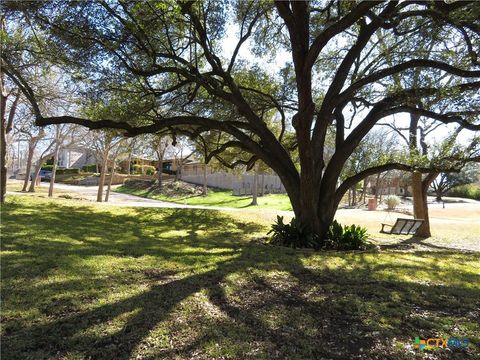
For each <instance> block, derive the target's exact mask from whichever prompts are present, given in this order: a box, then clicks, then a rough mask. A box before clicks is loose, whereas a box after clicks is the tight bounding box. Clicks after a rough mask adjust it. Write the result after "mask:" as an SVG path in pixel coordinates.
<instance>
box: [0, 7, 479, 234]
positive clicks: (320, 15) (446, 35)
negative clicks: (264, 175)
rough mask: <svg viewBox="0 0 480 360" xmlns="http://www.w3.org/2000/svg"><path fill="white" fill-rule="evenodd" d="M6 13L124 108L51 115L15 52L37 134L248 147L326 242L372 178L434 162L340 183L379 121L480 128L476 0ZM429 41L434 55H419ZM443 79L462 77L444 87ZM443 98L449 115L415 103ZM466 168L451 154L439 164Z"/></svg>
mask: <svg viewBox="0 0 480 360" xmlns="http://www.w3.org/2000/svg"><path fill="white" fill-rule="evenodd" d="M7 9H8V14H9V16H10V18H11V19H13V18H15V19H16V20H17V21H20V20H19V19H26V18H28V23H29V24H32V28H35V29H37V31H38V32H39V33H40V34H41V35H42V39H44V41H45V44H46V46H45V47H44V48H41V49H35V51H36V52H41V53H42V56H45V55H48V57H49V58H50V59H51V61H54V62H55V63H56V64H57V66H58V67H60V68H62V69H63V71H65V72H66V73H68V74H69V75H70V76H71V79H72V81H76V82H78V83H79V84H81V86H79V91H80V92H83V95H84V97H85V99H88V101H89V102H91V103H95V102H102V103H104V104H107V105H108V104H109V103H111V102H114V103H115V104H116V106H118V105H120V108H121V109H123V110H122V111H118V112H117V115H116V116H115V117H110V118H101V119H99V118H98V117H95V118H89V117H88V116H79V115H78V114H65V115H64V116H55V117H47V116H44V114H42V112H41V109H40V108H39V107H37V106H36V95H35V92H34V91H33V90H32V89H33V87H32V86H31V85H30V84H29V83H28V82H27V81H25V79H24V78H23V77H22V73H21V70H19V69H18V64H16V63H15V59H18V56H15V54H13V53H9V52H8V51H4V52H3V53H2V66H3V67H4V68H5V69H6V70H5V71H6V73H7V75H9V76H10V77H11V78H12V79H13V80H14V81H15V82H16V83H17V85H18V86H19V87H20V88H21V89H22V91H23V92H24V94H25V96H26V97H27V98H28V99H29V100H30V101H31V103H32V106H33V108H34V109H35V111H36V117H37V124H38V125H47V124H56V123H64V122H70V123H76V124H80V125H84V126H87V127H89V128H91V129H98V128H116V129H121V130H123V131H124V132H125V134H127V135H129V136H135V135H138V134H142V133H155V132H158V131H163V130H165V129H170V130H171V132H173V133H175V132H179V133H188V134H189V135H190V136H192V137H198V136H202V133H205V132H211V131H219V132H222V133H223V134H225V142H224V143H223V144H222V145H221V146H220V147H219V149H221V150H228V149H231V148H237V149H239V150H241V151H242V152H246V153H250V154H251V157H250V158H249V160H247V161H246V163H247V164H249V165H251V164H253V163H254V162H255V161H256V160H258V159H260V160H262V161H263V162H264V163H265V164H267V165H268V166H270V167H271V168H272V169H273V170H274V171H275V172H276V173H277V174H278V175H279V176H280V178H281V180H282V182H283V184H284V186H285V188H286V190H287V192H288V195H289V197H290V200H291V202H292V206H293V209H294V212H295V215H296V217H297V218H299V220H300V221H301V222H303V223H306V224H308V225H309V226H310V227H311V228H312V230H314V231H315V232H316V233H317V234H319V235H320V236H321V238H323V237H324V236H325V233H326V231H327V229H328V226H329V225H330V223H331V222H332V220H333V217H334V215H335V211H336V209H337V207H338V204H339V202H340V200H341V199H342V197H343V195H344V194H345V192H346V191H347V190H348V189H349V188H351V187H352V186H353V185H355V184H356V183H358V182H359V181H361V180H362V179H364V178H365V177H367V176H369V175H372V174H375V173H378V172H382V171H387V170H392V169H400V170H406V171H412V170H417V171H421V172H431V171H432V167H433V166H437V165H431V164H424V163H416V162H415V160H414V159H405V160H404V161H400V160H395V159H389V160H388V161H386V162H385V163H383V164H376V165H375V166H373V167H371V168H366V169H363V170H362V171H360V172H358V173H356V174H352V175H351V176H349V177H347V178H345V179H343V181H340V180H339V179H340V175H341V172H342V169H343V167H344V164H345V163H346V162H347V160H348V159H349V157H350V156H351V154H352V153H353V152H354V151H355V149H356V147H357V146H358V145H359V144H360V143H361V142H362V139H364V137H365V136H366V135H367V134H368V133H369V132H370V131H371V130H372V128H373V127H374V126H375V125H376V124H377V123H378V122H379V121H380V120H382V121H387V120H388V118H389V117H390V116H392V115H394V114H401V113H407V114H408V113H409V114H416V115H420V116H423V117H428V118H431V119H434V120H436V121H438V122H440V123H444V124H457V125H459V126H462V127H464V128H466V129H469V130H473V131H475V130H479V129H480V124H478V98H479V96H478V88H479V87H480V70H479V62H478V51H479V50H478V49H479V40H480V20H479V19H480V4H478V3H476V2H475V1H465V2H453V3H450V2H443V1H438V2H433V1H403V2H398V1H388V2H386V1H385V2H383V1H361V2H355V1H312V2H303V1H278V2H255V1H234V2H225V3H223V2H220V1H178V2H176V1H161V2H155V1H148V2H138V1H135V2H129V1H108V2H106V1H88V2H69V1H49V2H41V3H40V2H39V3H17V2H7ZM232 29H237V32H238V33H237V34H236V43H235V46H233V48H232V49H233V50H231V51H228V49H224V47H225V41H224V40H223V39H225V37H226V36H227V35H229V39H231V38H232V37H231V34H229V33H230V32H231V31H232ZM227 33H228V34H227ZM425 37H429V38H431V41H430V42H429V43H430V44H432V48H431V49H429V51H428V52H422V51H421V50H420V51H419V50H418V49H417V47H416V46H414V45H415V44H416V43H417V42H418V41H419V40H421V39H424V38H425ZM245 47H249V48H250V51H249V52H245V50H244V48H245ZM24 51H31V50H28V49H26V50H24ZM285 53H286V54H288V59H283V58H282V54H285ZM281 60H285V63H282V61H281ZM268 61H270V65H265V64H266V63H267V62H268ZM278 64H281V65H278ZM412 70H415V71H416V72H417V73H418V72H420V73H422V72H428V76H430V77H432V81H431V84H433V85H432V86H412V87H407V88H404V87H403V86H402V87H399V86H396V83H397V81H396V80H398V79H399V78H402V77H405V76H410V75H409V74H410V72H411V71H412ZM445 74H448V75H449V79H450V78H452V77H453V78H454V81H449V82H448V83H447V82H445V81H442V79H443V78H444V75H445ZM403 83H407V82H403ZM438 96H442V98H443V99H444V101H445V102H446V103H449V104H450V105H451V106H450V107H449V110H448V112H444V113H440V112H437V111H435V108H429V107H428V106H425V107H421V106H418V104H428V103H429V102H428V101H427V100H428V99H429V98H430V97H438ZM119 99H120V101H119ZM420 100H423V101H420ZM86 101H87V100H86ZM272 111H274V112H275V113H276V117H275V121H270V119H271V112H272ZM328 132H333V133H334V134H335V141H334V144H333V148H332V146H331V145H329V144H328V143H327V142H326V141H325V140H326V137H327V133H328ZM217 149H218V148H217ZM217 153H218V152H217ZM327 154H328V156H327ZM297 157H298V162H297V161H295V159H296V158H297ZM461 160H462V159H460V158H455V157H451V156H450V157H449V158H448V161H446V162H445V163H442V164H441V166H455V165H456V164H455V162H456V161H461ZM244 162H245V161H244Z"/></svg>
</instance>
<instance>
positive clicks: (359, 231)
mask: <svg viewBox="0 0 480 360" xmlns="http://www.w3.org/2000/svg"><path fill="white" fill-rule="evenodd" d="M367 238H368V234H367V229H366V228H364V227H361V226H360V225H355V224H352V225H344V226H342V224H339V223H338V222H337V221H336V220H335V221H334V222H333V223H332V225H330V228H329V229H328V240H327V242H328V245H327V247H328V248H333V249H337V250H360V249H364V248H365V247H366V245H367Z"/></svg>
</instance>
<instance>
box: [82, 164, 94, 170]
mask: <svg viewBox="0 0 480 360" xmlns="http://www.w3.org/2000/svg"><path fill="white" fill-rule="evenodd" d="M82 171H84V172H96V171H97V165H95V164H90V165H83V166H82Z"/></svg>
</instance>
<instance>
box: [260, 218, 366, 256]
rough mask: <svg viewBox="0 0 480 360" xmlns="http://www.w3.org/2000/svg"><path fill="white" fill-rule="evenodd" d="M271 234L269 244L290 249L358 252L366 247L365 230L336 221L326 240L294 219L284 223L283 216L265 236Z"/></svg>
mask: <svg viewBox="0 0 480 360" xmlns="http://www.w3.org/2000/svg"><path fill="white" fill-rule="evenodd" d="M270 234H272V238H271V240H270V244H273V245H280V246H287V247H292V248H314V249H318V250H319V249H323V250H327V249H335V250H360V249H365V248H366V246H367V238H368V234H367V229H366V228H364V227H361V226H359V225H355V224H353V225H341V224H339V223H338V222H337V221H336V220H335V221H334V222H333V223H332V225H330V228H329V229H328V233H327V239H323V240H322V239H321V238H320V237H319V236H318V235H317V234H315V233H313V232H312V231H311V230H310V227H309V226H308V225H305V224H301V223H300V222H299V221H298V220H297V219H296V218H292V220H291V221H290V223H285V222H284V220H283V216H277V221H276V222H275V223H274V224H273V225H272V227H271V229H270V231H269V232H268V233H267V235H270Z"/></svg>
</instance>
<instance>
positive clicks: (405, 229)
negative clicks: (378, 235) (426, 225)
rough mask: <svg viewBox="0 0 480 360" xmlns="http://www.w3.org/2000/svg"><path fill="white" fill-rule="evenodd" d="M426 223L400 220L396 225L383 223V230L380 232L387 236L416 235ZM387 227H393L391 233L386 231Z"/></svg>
mask: <svg viewBox="0 0 480 360" xmlns="http://www.w3.org/2000/svg"><path fill="white" fill-rule="evenodd" d="M424 221H425V220H423V219H405V218H398V219H397V221H396V222H395V224H394V225H391V224H383V223H382V230H380V232H382V233H385V234H397V235H400V234H404V235H415V234H416V233H417V231H418V228H419V227H420V226H421V225H422V224H423V222H424ZM385 226H389V227H391V229H390V231H385V230H384V228H385Z"/></svg>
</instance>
